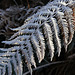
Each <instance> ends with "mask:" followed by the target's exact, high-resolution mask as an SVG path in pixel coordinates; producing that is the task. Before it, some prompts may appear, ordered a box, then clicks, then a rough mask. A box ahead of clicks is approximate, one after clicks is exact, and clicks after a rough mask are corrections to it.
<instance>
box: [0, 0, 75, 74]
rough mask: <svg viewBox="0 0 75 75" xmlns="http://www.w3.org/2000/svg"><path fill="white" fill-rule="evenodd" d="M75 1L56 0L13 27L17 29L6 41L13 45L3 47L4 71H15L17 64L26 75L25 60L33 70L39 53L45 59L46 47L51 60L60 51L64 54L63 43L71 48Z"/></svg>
mask: <svg viewBox="0 0 75 75" xmlns="http://www.w3.org/2000/svg"><path fill="white" fill-rule="evenodd" d="M74 4H75V1H74V0H54V1H52V2H49V3H48V4H47V5H46V6H43V7H42V8H41V9H39V10H38V11H37V12H36V13H35V14H33V15H32V16H30V17H28V18H27V19H26V20H25V21H24V24H23V25H22V26H20V27H18V28H10V29H11V30H12V31H16V32H15V33H14V35H12V36H11V38H10V39H8V40H7V41H2V43H5V44H7V45H9V46H10V47H8V48H0V51H1V52H2V53H1V52H0V68H1V69H0V71H1V74H4V75H5V73H6V69H8V74H9V75H11V74H12V71H11V70H12V69H13V68H14V72H15V74H16V75H22V74H23V73H24V72H23V66H24V65H23V63H26V64H27V65H25V66H27V67H28V69H29V71H30V73H31V74H32V65H33V66H34V67H35V68H36V66H37V63H36V61H37V60H36V56H37V58H38V61H39V63H41V61H42V60H43V59H44V57H45V52H46V51H49V55H50V59H51V61H52V59H53V57H54V55H55V53H56V52H58V56H60V53H61V48H62V45H63V46H64V47H65V50H66V51H67V47H68V45H69V44H70V43H71V42H72V38H73V37H74V31H75V30H74V26H75V25H74V24H73V16H72V14H73V11H72V6H74ZM29 11H30V10H29ZM29 11H28V12H29ZM61 36H62V37H63V38H61ZM61 40H63V44H62V42H61ZM22 57H24V58H25V59H24V61H22ZM1 65H2V66H1Z"/></svg>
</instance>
